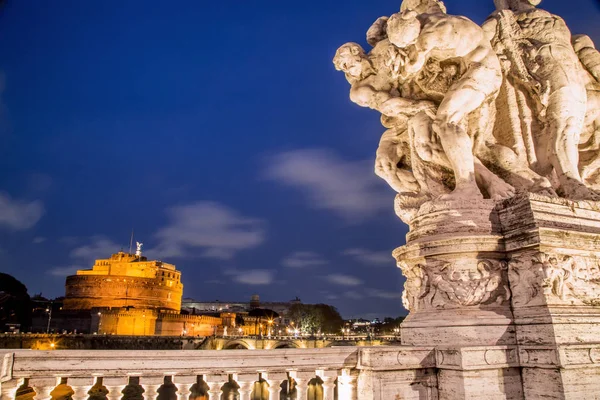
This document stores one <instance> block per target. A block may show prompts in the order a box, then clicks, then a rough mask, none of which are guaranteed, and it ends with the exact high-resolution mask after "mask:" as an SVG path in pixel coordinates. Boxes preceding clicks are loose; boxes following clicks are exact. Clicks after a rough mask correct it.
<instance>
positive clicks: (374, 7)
mask: <svg viewBox="0 0 600 400" xmlns="http://www.w3.org/2000/svg"><path fill="white" fill-rule="evenodd" d="M399 4H400V3H399V1H397V0H396V1H391V0H380V1H373V0H353V1H348V0H345V1H341V0H327V1H316V0H307V1H281V0H273V1H261V0H257V1H220V2H214V1H197V0H195V1H183V0H179V1H174V2H165V1H154V0H152V1H150V0H145V1H143V2H142V1H116V0H115V1H81V0H61V1H58V2H41V1H34V0H30V1H28V0H19V1H17V0H8V2H7V4H6V5H5V7H4V9H2V10H1V11H0V171H2V173H1V175H0V271H2V272H7V273H9V274H12V275H14V276H16V277H17V278H18V279H20V280H21V281H23V282H24V283H25V284H26V285H27V286H28V288H29V292H30V294H33V293H39V292H43V294H44V295H45V296H48V297H54V296H60V295H63V294H64V278H65V276H66V275H67V274H68V273H70V272H72V271H73V270H75V269H77V268H89V267H90V266H91V264H92V262H93V259H94V258H102V257H108V256H109V254H110V252H116V251H118V250H119V248H120V247H123V248H125V249H126V248H127V247H128V244H129V236H130V232H131V229H132V228H134V229H135V238H136V239H137V240H140V241H143V242H144V244H145V245H144V248H145V250H146V251H147V254H148V255H149V256H155V257H158V258H161V259H163V260H164V261H168V262H172V263H174V264H176V265H177V267H178V269H180V270H181V271H182V273H183V282H184V285H185V290H184V294H185V296H186V297H194V298H196V299H198V300H215V299H219V300H244V299H248V298H249V297H250V295H252V294H255V293H256V294H259V295H260V296H261V298H262V299H263V300H273V301H275V300H288V299H291V298H293V297H294V296H299V297H300V298H301V299H302V300H303V301H305V302H326V303H329V304H333V305H335V306H337V307H338V308H339V310H340V311H341V312H342V314H343V315H344V316H345V317H352V316H374V315H378V316H396V315H400V314H403V313H405V311H404V309H403V308H402V306H401V302H400V293H401V288H402V284H403V278H402V277H401V274H400V271H399V270H398V269H397V268H396V267H395V265H394V261H393V259H392V258H391V256H390V253H391V251H392V250H393V248H394V247H396V246H399V245H402V244H403V243H404V235H405V233H406V227H405V226H404V225H403V224H402V223H401V222H400V220H398V219H397V218H396V217H395V215H394V212H393V197H394V193H393V192H392V191H391V189H388V188H387V187H386V185H385V184H384V183H383V182H380V181H379V179H378V178H376V177H375V176H374V175H373V174H372V164H373V159H374V153H375V149H376V147H377V143H378V140H379V136H380V134H381V133H382V132H383V128H382V127H381V126H380V125H379V121H378V115H377V113H375V112H372V111H370V110H365V109H360V108H359V107H358V106H355V105H354V104H352V103H351V102H350V101H349V99H348V89H349V87H348V84H347V82H346V81H345V79H344V77H343V75H342V74H341V73H339V72H336V71H335V70H334V68H333V65H332V64H331V58H332V56H333V54H334V53H335V50H336V48H337V47H338V46H339V45H341V44H343V43H344V42H347V41H358V42H360V43H363V44H364V42H365V40H364V37H365V32H366V30H367V28H368V27H369V26H370V24H371V23H372V22H373V21H374V20H375V19H376V18H377V17H379V16H382V15H389V14H392V13H394V12H396V11H397V10H398V8H399ZM446 5H447V6H448V9H449V12H450V13H452V14H463V15H466V16H469V17H471V18H472V19H474V20H475V21H476V22H478V23H481V22H483V20H484V19H485V17H486V15H488V14H489V13H490V12H491V11H492V9H493V4H492V0H450V1H447V2H446ZM542 6H543V8H546V9H548V10H550V11H552V12H555V13H557V14H559V15H562V16H563V17H564V18H565V19H566V20H567V22H568V23H569V25H570V27H571V29H572V30H573V32H574V33H588V34H590V35H591V36H592V38H593V39H595V40H596V42H598V40H599V39H600V28H598V26H599V25H598V20H599V17H600V8H598V6H597V3H595V1H594V0H572V1H568V2H567V1H563V0H546V1H545V2H543V4H542ZM365 46H366V44H365Z"/></svg>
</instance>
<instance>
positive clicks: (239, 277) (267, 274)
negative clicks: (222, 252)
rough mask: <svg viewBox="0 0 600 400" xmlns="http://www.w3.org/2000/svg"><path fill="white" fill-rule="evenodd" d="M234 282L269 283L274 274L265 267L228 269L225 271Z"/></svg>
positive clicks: (246, 283)
mask: <svg viewBox="0 0 600 400" xmlns="http://www.w3.org/2000/svg"><path fill="white" fill-rule="evenodd" d="M225 274H226V275H229V276H231V279H233V281H234V282H237V283H242V284H245V285H270V284H271V283H273V281H274V280H275V274H274V273H273V271H271V270H267V269H248V270H239V269H230V270H227V271H225Z"/></svg>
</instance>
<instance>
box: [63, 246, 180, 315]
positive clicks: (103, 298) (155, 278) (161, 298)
mask: <svg viewBox="0 0 600 400" xmlns="http://www.w3.org/2000/svg"><path fill="white" fill-rule="evenodd" d="M182 294H183V284H182V283H181V273H180V272H179V271H177V270H176V269H175V266H174V265H173V264H167V263H164V262H162V261H148V259H147V258H146V257H143V256H142V253H141V243H139V244H138V251H137V252H136V254H128V253H124V252H122V251H120V252H118V253H116V254H113V255H112V256H111V257H110V258H108V259H101V260H96V263H95V264H94V266H93V268H92V269H84V270H79V271H77V275H71V276H69V277H67V282H66V296H65V301H64V309H65V310H89V309H92V308H107V307H133V308H144V309H154V310H162V311H175V312H179V310H180V309H181V296H182Z"/></svg>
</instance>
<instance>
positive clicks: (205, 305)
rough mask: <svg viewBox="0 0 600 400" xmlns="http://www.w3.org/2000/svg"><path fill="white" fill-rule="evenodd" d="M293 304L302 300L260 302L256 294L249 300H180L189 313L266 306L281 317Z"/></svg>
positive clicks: (250, 308)
mask: <svg viewBox="0 0 600 400" xmlns="http://www.w3.org/2000/svg"><path fill="white" fill-rule="evenodd" d="M294 304H302V301H301V300H300V299H299V298H298V297H296V298H295V299H294V300H290V301H278V302H264V303H261V302H260V298H259V296H258V295H257V294H255V295H253V296H252V297H251V298H250V301H248V302H243V301H219V300H215V301H197V300H194V299H191V298H185V299H183V301H182V302H181V309H182V310H185V311H187V312H189V313H190V314H194V313H196V314H197V313H201V312H238V313H244V312H250V311H251V310H254V309H256V308H266V309H269V310H273V311H275V312H276V313H277V314H279V315H280V316H281V317H285V316H286V315H287V314H288V313H289V311H290V309H291V308H292V306H293V305H294Z"/></svg>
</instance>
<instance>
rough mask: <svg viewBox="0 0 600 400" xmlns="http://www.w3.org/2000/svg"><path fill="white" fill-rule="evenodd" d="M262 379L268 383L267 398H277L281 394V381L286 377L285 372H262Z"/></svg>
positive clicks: (272, 399) (271, 399)
mask: <svg viewBox="0 0 600 400" xmlns="http://www.w3.org/2000/svg"><path fill="white" fill-rule="evenodd" d="M262 377H263V379H265V380H266V381H267V383H268V384H269V387H268V389H267V390H268V391H269V400H279V396H280V394H281V382H282V381H283V380H284V379H287V374H286V373H285V372H269V373H266V372H265V373H263V374H262Z"/></svg>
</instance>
